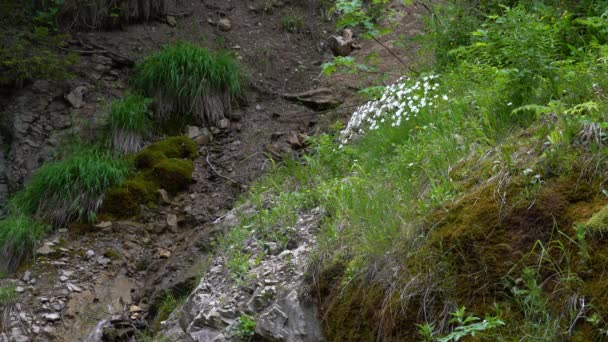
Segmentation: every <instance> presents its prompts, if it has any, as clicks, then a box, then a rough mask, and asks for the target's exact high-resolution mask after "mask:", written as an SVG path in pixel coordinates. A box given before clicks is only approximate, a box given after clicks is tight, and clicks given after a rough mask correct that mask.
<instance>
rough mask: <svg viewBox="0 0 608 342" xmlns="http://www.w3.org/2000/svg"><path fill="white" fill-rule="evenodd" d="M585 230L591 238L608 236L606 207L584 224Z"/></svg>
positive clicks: (607, 209)
mask: <svg viewBox="0 0 608 342" xmlns="http://www.w3.org/2000/svg"><path fill="white" fill-rule="evenodd" d="M585 229H586V230H587V232H588V233H589V234H591V235H592V236H598V237H604V236H608V206H605V207H603V208H602V209H600V211H598V212H597V213H595V214H594V215H593V216H592V217H591V218H590V219H589V221H587V222H586V223H585Z"/></svg>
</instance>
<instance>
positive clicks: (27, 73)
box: [0, 0, 76, 88]
mask: <svg viewBox="0 0 608 342" xmlns="http://www.w3.org/2000/svg"><path fill="white" fill-rule="evenodd" d="M53 18H54V17H53V15H52V13H50V12H46V11H45V8H44V7H41V6H36V5H35V2H32V1H19V0H3V1H1V2H0V87H6V88H10V87H17V88H21V87H23V86H24V85H25V84H26V83H27V82H30V81H33V80H37V79H65V78H67V77H69V72H68V68H69V66H71V65H72V64H73V63H74V62H75V61H76V57H75V56H74V55H71V54H65V53H62V52H61V51H60V50H59V49H58V47H60V46H63V45H64V44H65V40H66V36H65V35H62V34H60V33H59V32H58V30H57V27H56V25H55V23H54V21H53Z"/></svg>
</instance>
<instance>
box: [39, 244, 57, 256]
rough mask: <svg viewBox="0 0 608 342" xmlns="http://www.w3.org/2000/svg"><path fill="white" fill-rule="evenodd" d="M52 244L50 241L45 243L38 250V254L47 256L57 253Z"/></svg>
mask: <svg viewBox="0 0 608 342" xmlns="http://www.w3.org/2000/svg"><path fill="white" fill-rule="evenodd" d="M51 246H52V245H51V244H50V243H48V242H47V243H45V244H44V245H42V247H40V248H38V249H37V250H36V254H38V255H44V256H46V255H49V254H52V253H55V250H54V249H53V248H52V247H51Z"/></svg>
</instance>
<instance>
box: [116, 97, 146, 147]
mask: <svg viewBox="0 0 608 342" xmlns="http://www.w3.org/2000/svg"><path fill="white" fill-rule="evenodd" d="M149 104H150V101H149V100H147V99H146V98H144V97H143V96H141V95H137V94H130V93H127V94H126V95H125V97H124V98H122V99H120V100H115V101H114V102H112V105H111V106H110V113H109V115H108V123H107V126H108V130H109V131H110V135H111V144H112V148H113V149H114V150H115V151H116V152H118V153H121V154H128V153H132V152H137V151H139V150H140V149H141V145H142V143H143V139H144V138H147V137H149V136H150V133H151V130H152V120H151V117H150V112H149V111H148V105H149Z"/></svg>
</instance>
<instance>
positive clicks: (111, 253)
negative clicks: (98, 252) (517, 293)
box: [103, 248, 121, 260]
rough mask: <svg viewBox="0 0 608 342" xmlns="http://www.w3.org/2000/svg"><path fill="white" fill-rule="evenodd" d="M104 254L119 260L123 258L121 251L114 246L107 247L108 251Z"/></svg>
mask: <svg viewBox="0 0 608 342" xmlns="http://www.w3.org/2000/svg"><path fill="white" fill-rule="evenodd" d="M103 256H105V257H106V258H110V259H112V260H118V259H120V258H121V256H120V253H118V252H117V251H116V250H115V249H112V248H108V249H106V251H105V252H104V253H103Z"/></svg>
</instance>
